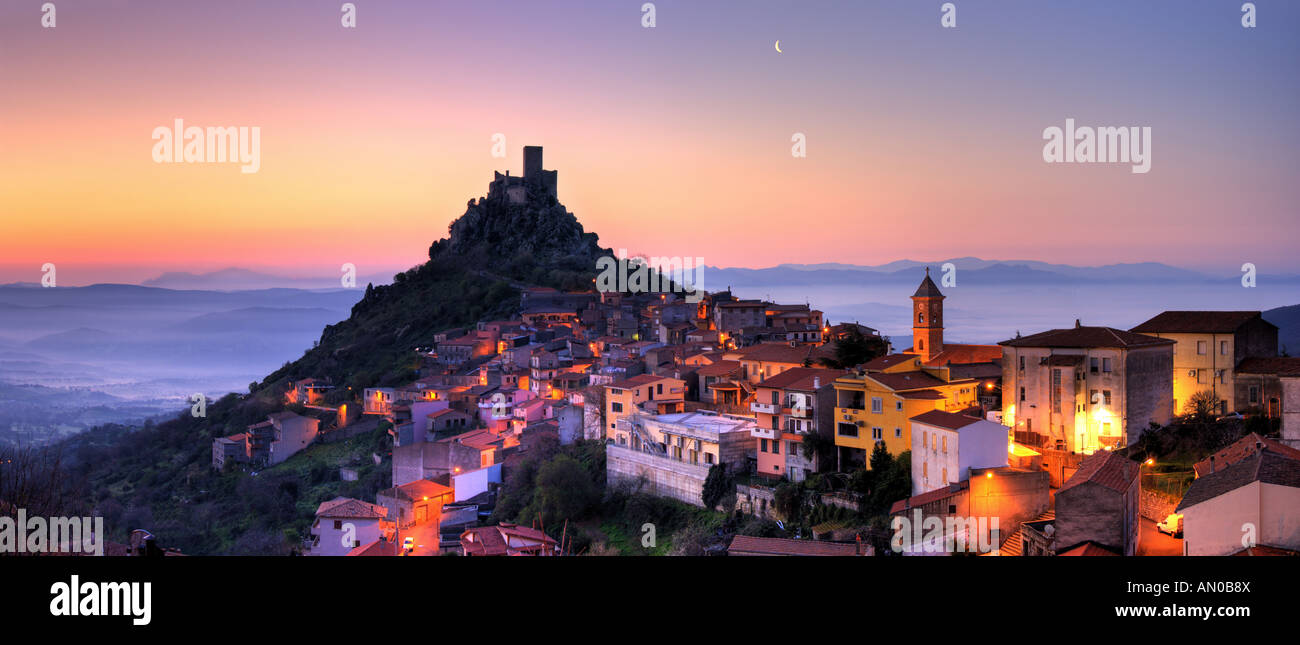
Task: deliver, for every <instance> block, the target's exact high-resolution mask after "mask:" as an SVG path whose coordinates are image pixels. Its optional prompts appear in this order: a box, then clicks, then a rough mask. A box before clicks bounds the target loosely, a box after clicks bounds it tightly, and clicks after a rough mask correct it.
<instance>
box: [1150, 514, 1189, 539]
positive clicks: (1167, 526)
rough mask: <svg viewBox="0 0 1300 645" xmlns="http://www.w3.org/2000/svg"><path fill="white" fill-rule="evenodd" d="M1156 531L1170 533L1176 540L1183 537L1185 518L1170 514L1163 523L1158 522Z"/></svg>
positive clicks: (1180, 515)
mask: <svg viewBox="0 0 1300 645" xmlns="http://www.w3.org/2000/svg"><path fill="white" fill-rule="evenodd" d="M1156 530H1157V531H1160V532H1161V533H1168V534H1169V535H1172V536H1174V537H1176V538H1181V537H1183V516H1182V514H1181V513H1170V514H1169V516H1168V517H1166V518H1165V519H1164V521H1163V522H1156Z"/></svg>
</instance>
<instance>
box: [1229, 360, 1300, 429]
mask: <svg viewBox="0 0 1300 645" xmlns="http://www.w3.org/2000/svg"><path fill="white" fill-rule="evenodd" d="M1296 376H1300V358H1296V357H1285V356H1275V357H1272V358H1264V357H1251V358H1247V359H1245V360H1243V361H1241V363H1239V364H1238V365H1237V369H1236V370H1234V378H1233V385H1234V388H1233V396H1234V398H1235V399H1236V400H1237V406H1238V407H1237V411H1238V412H1242V413H1245V414H1262V415H1265V416H1267V417H1269V418H1270V419H1272V418H1277V417H1280V416H1283V415H1285V414H1286V410H1287V408H1286V405H1285V404H1284V401H1285V398H1286V397H1285V395H1284V393H1283V383H1282V379H1284V378H1287V377H1296Z"/></svg>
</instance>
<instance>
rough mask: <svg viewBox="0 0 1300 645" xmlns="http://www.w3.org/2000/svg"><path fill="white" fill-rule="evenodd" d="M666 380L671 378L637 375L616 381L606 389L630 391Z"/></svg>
mask: <svg viewBox="0 0 1300 645" xmlns="http://www.w3.org/2000/svg"><path fill="white" fill-rule="evenodd" d="M665 378H669V377H666V376H655V375H654V374H637V375H636V376H633V377H631V378H625V379H623V380H621V381H615V382H613V383H610V384H609V385H606V386H605V387H613V388H618V389H620V390H629V389H632V388H635V387H638V386H641V385H649V384H651V383H658V382H659V381H662V380H664V379H665Z"/></svg>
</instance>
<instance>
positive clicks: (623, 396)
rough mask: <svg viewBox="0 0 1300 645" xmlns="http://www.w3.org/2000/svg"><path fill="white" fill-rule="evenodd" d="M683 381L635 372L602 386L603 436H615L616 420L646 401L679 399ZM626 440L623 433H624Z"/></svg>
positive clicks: (609, 437) (681, 395)
mask: <svg viewBox="0 0 1300 645" xmlns="http://www.w3.org/2000/svg"><path fill="white" fill-rule="evenodd" d="M685 398H686V381H683V380H681V379H675V378H670V377H667V376H655V375H654V374H638V375H637V376H633V377H631V378H627V379H623V380H622V381H616V382H614V383H611V384H609V385H606V386H605V438H606V439H610V440H616V439H618V435H617V434H616V432H615V430H616V428H617V424H618V420H619V419H622V418H623V417H626V416H628V415H630V414H632V413H633V412H636V411H637V406H638V405H640V404H641V403H644V402H646V401H682V400H684V399H685ZM624 439H625V440H626V437H624Z"/></svg>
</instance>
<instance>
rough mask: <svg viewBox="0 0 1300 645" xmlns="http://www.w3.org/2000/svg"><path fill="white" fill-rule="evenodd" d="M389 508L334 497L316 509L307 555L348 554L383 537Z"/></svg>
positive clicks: (348, 498)
mask: <svg viewBox="0 0 1300 645" xmlns="http://www.w3.org/2000/svg"><path fill="white" fill-rule="evenodd" d="M387 513H388V510H387V509H385V508H384V507H383V506H379V505H378V504H371V503H369V502H363V501H361V500H359V499H352V498H351V497H335V498H334V499H332V500H329V501H327V502H321V505H320V506H319V507H317V508H316V520H315V521H314V522H312V525H311V543H310V549H309V551H308V553H307V555H347V554H348V553H349V552H351V551H352V550H353V549H355V548H357V547H359V546H361V545H362V544H370V543H371V542H374V541H376V540H378V539H380V538H381V537H383V535H384V532H385V530H386V528H388V527H385V526H384V524H385V522H384V520H385V517H386V515H387Z"/></svg>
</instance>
